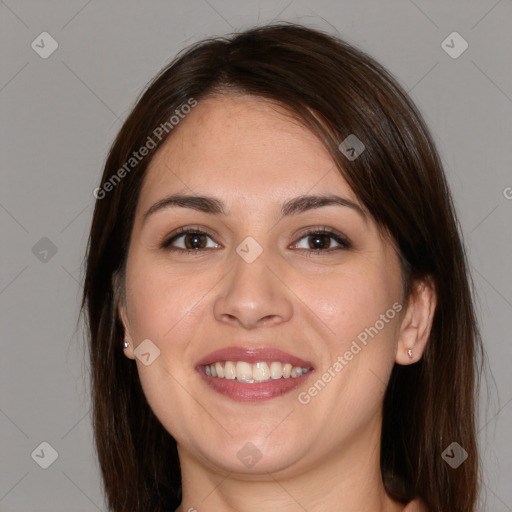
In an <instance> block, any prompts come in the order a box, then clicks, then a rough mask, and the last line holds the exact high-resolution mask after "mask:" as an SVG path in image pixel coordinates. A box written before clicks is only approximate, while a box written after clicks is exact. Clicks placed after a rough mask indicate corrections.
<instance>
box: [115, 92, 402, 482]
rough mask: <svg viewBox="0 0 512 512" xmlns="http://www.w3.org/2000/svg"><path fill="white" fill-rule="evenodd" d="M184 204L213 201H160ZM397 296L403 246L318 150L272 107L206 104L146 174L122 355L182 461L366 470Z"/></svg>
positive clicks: (224, 467) (233, 101)
mask: <svg viewBox="0 0 512 512" xmlns="http://www.w3.org/2000/svg"><path fill="white" fill-rule="evenodd" d="M347 164H349V163H348V162H347ZM178 194H179V195H186V196H207V197H208V198H211V201H215V202H214V203H211V202H207V203H205V202H204V201H200V200H195V201H193V200H188V201H185V200H181V202H174V203H173V202H170V201H167V202H165V200H166V198H169V197H170V196H174V195H178ZM307 196H320V197H325V196H338V197H339V198H341V200H340V203H330V204H324V205H322V204H321V203H320V201H319V200H311V201H308V200H307V199H305V197H307ZM298 198H302V200H298ZM296 201H298V202H297V203H296ZM219 204H221V205H222V206H221V208H218V209H217V208H216V206H218V205H219ZM155 205H156V206H155ZM194 206H195V207H194ZM150 210H151V211H150ZM148 211H149V213H148ZM179 229H185V230H186V231H188V232H189V233H188V234H187V233H176V231H177V230H179ZM198 231H199V232H205V233H207V234H197V232H198ZM309 231H311V233H312V234H311V233H310V234H308V232H309ZM322 231H326V232H327V233H322ZM401 292H402V281H401V273H400V264H399V259H398V257H397V255H396V253H395V251H394V249H393V248H392V246H391V244H390V243H389V242H388V241H386V239H385V238H384V237H383V236H381V234H380V233H379V230H378V228H377V226H376V224H375V222H374V221H373V220H372V219H371V218H370V217H369V216H368V215H367V214H366V213H365V212H364V209H363V208H362V206H361V204H360V203H359V201H358V199H357V197H356V196H355V195H354V193H353V192H352V190H351V189H350V188H349V187H348V185H347V183H346V182H345V180H344V179H343V178H342V177H341V175H340V173H339V172H338V171H337V169H336V167H335V165H334V163H333V161H332V159H331V157H330V156H329V154H328V152H327V151H326V149H325V148H324V147H323V145H322V144H321V142H320V141H319V140H318V139H317V138H315V136H314V135H313V134H312V133H311V132H310V131H308V130H307V129H306V128H304V127H303V126H302V125H300V123H298V122H297V121H295V120H293V119H292V118H291V117H290V116H289V115H286V114H285V113H283V111H282V110H281V109H280V108H278V107H276V106H272V105H271V104H270V103H269V102H268V101H266V100H262V99H258V98H255V97H251V96H224V97H217V98H208V99H204V100H201V101H200V102H199V103H198V105H197V106H196V107H195V108H193V109H192V111H191V113H190V114H188V116H187V117H186V118H185V119H184V120H182V121H181V122H180V124H179V125H178V126H177V127H176V128H175V129H174V131H173V133H172V134H171V137H170V138H169V139H168V141H167V142H166V143H165V145H164V146H162V148H161V149H160V150H159V152H158V153H157V154H156V155H155V157H154V158H153V160H152V162H151V164H150V166H149V168H148V171H147V176H146V178H145V181H144V185H143V188H142V190H141V195H140V199H139V202H138V205H137V210H136V217H135V223H134V227H133V232H132V237H131V245H130V248H129V255H128V263H127V270H126V297H127V300H126V304H124V305H123V306H122V308H121V314H122V319H123V322H124V325H125V329H126V333H127V336H128V339H129V341H130V342H131V343H130V347H129V348H128V349H126V350H125V354H126V355H127V357H130V358H133V359H135V363H136V364H137V368H138V371H139V375H140V379H141V383H142V386H143V389H144V392H145V394H146V397H147V399H148V402H149V404H150V406H151V408H152V409H153V411H154V412H155V414H156V415H157V417H158V418H159V420H160V421H161V423H162V424H163V426H164V427H165V428H166V429H167V430H168V431H169V432H170V433H171V434H172V435H173V436H174V437H175V439H176V440H177V442H178V447H179V453H180V458H182V460H184V459H187V460H189V461H194V463H196V464H201V465H202V466H207V467H209V468H211V469H212V470H216V471H219V470H220V471H223V472H226V471H230V472H240V473H244V472H245V473H263V472H279V471H281V473H279V474H283V475H284V474H292V473H293V472H296V471H306V470H311V469H313V468H314V467H315V466H318V465H319V464H320V463H322V464H325V463H326V462H327V461H329V460H332V458H333V457H334V458H335V457H344V458H347V460H348V461H353V462H354V464H359V463H361V461H360V459H359V457H360V454H361V450H362V449H364V450H368V449H372V447H375V449H377V447H378V446H379V441H380V425H381V410H382V401H383V396H384V392H385V388H386V383H387V381H388V379H389V376H390V373H391V370H392V367H393V364H394V362H395V357H396V352H397V339H398V335H399V330H400V318H401V316H402V313H400V314H399V313H398V312H399V311H400V309H401V300H402V296H401ZM144 340H149V341H144ZM143 341H144V344H143V345H141V346H139V345H140V344H141V343H142V342H143ZM137 347H138V348H137ZM134 349H136V350H135V353H134ZM215 363H217V364H215ZM211 365H213V366H214V367H215V368H216V369H215V371H214V370H212V367H211ZM219 368H220V370H219ZM299 368H304V369H306V370H307V371H305V373H303V374H302V375H300V374H301V372H304V370H300V369H299ZM212 373H217V376H216V377H215V376H213V375H212ZM222 374H224V377H221V376H219V375H222Z"/></svg>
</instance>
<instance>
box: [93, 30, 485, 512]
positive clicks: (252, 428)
mask: <svg viewBox="0 0 512 512" xmlns="http://www.w3.org/2000/svg"><path fill="white" fill-rule="evenodd" d="M95 196H96V198H97V202H96V208H95V212H94V218H93V223H92V228H91V233H90V239H89V247H88V255H87V273H86V282H85V289H84V297H83V307H84V308H85V309H86V311H87V315H88V327H89V333H90V356H91V367H92V393H93V402H94V433H95V442H96V447H97V451H98V456H99V461H100V465H101V470H102V475H103V480H104V485H105V492H106V496H107V499H108V503H109V507H110V509H111V510H113V511H123V512H127V511H136V510H144V511H163V510H166V511H168V510H171V511H172V510H178V511H179V512H185V511H190V510H198V511H201V510H215V511H229V510H239V511H242V510H243V511H252V510H261V509H262V508H263V507H265V508H268V507H269V506H271V505H277V506H278V509H279V510H281V511H292V510H308V511H315V510H344V511H349V510H350V511H355V510H372V511H374V510H375V511H376V510H379V511H402V510H405V511H407V512H413V511H418V510H429V511H435V512H441V511H443V512H446V511H448V510H449V511H451V512H457V511H459V512H463V511H464V512H470V511H474V510H475V503H476V499H477V491H478V455H477V447H476V435H475V396H474V390H475V385H476V383H477V377H478V373H477V371H476V369H477V363H478V356H479V355H480V351H481V346H480V341H479V337H478V331H477V325H476V320H475V315H474V311H473V305H472V302H471V295H470V287H469V285H468V280H469V278H468V270H467V263H466V257H465V253H464V249H463V245H462V243H461V239H460V235H459V230H458V223H457V220H456V215H455V213H454V209H453V204H452V200H451V197H450V193H449V190H448V187H447V184H446V180H445V177H444V174H443V170H442V167H441V163H440V160H439V157H438V155H437V152H436V149H435V147H434V145H433V143H432V139H431V137H430V135H429V132H428V130H427V128H426V126H425V124H424V122H423V121H422V118H421V116H420V114H419V113H418V112H417V110H416V109H415V107H414V105H413V104H412V102H411V100H410V99H409V98H408V97H407V95H406V94H405V93H404V91H403V90H402V89H401V88H400V86H399V85H398V84H397V83H396V81H395V80H394V79H393V78H392V77H391V76H390V75H389V74H388V73H387V72H386V71H385V70H384V69H383V68H382V67H381V66H380V65H379V64H377V63H376V62H375V61H374V60H372V59H371V58H370V57H368V56H367V55H365V54H364V53H362V52H361V51H359V50H357V49H355V48H353V47H351V46H350V45H348V44H347V43H345V42H343V41H341V40H338V39H336V38H333V37H331V36H328V35H326V34H323V33H320V32H318V31H315V30H311V29H308V28H305V27H301V26H297V25H289V24H281V25H273V26H266V27H260V28H257V29H253V30H249V31H246V32H243V33H240V34H238V35H235V36H233V37H232V38H230V39H226V38H217V39H210V40H206V41H203V42H201V43H198V44H196V45H194V46H193V47H192V48H190V49H188V50H187V51H186V52H185V53H183V54H182V55H180V56H179V57H178V58H177V60H175V61H174V62H173V63H171V64H170V65H169V66H168V67H166V68H165V69H164V70H163V71H162V72H161V73H160V74H159V75H158V76H157V77H156V78H155V79H154V81H153V82H152V83H151V84H150V86H149V87H148V88H147V90H146V91H145V92H144V94H143V95H142V97H141V98H140V99H139V101H138V103H137V104H136V106H135V107H134V109H133V111H132V113H131V114H130V116H129V117H128V119H127V120H126V122H125V123H124V125H123V127H122V129H121V131H120V133H119V134H118V136H117V138H116V140H115V142H114V144H113V146H112V149H111V151H110V154H109V157H108V160H107V162H106V166H105V171H104V174H103V178H102V182H101V185H100V186H99V187H98V188H97V189H96V190H95Z"/></svg>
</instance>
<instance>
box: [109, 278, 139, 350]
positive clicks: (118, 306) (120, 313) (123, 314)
mask: <svg viewBox="0 0 512 512" xmlns="http://www.w3.org/2000/svg"><path fill="white" fill-rule="evenodd" d="M112 290H113V292H114V309H115V314H116V316H117V317H118V318H119V320H120V321H121V323H122V324H123V328H124V339H123V343H124V342H125V341H127V342H128V343H129V345H128V347H127V348H124V346H123V350H124V355H125V356H126V357H128V358H129V359H135V356H134V354H133V350H134V348H135V347H134V346H133V339H132V336H131V334H130V323H129V321H128V313H127V310H126V309H127V308H126V294H125V292H124V284H123V278H122V276H121V274H120V273H119V271H116V272H114V274H113V275H112Z"/></svg>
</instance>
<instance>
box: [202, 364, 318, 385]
mask: <svg viewBox="0 0 512 512" xmlns="http://www.w3.org/2000/svg"><path fill="white" fill-rule="evenodd" d="M309 370H310V368H301V367H300V366H292V365H291V364H290V363H285V364H283V363H281V362H279V361H273V362H271V363H266V362H258V363H254V364H251V363H246V362H245V361H237V362H233V361H223V362H220V361H219V362H217V363H213V364H207V365H206V366H204V371H205V373H206V375H210V376H211V377H220V378H224V379H229V380H234V379H237V380H240V381H242V382H267V381H269V380H270V379H280V378H284V379H288V378H289V377H292V378H296V377H300V376H301V375H303V374H304V373H307V372H309Z"/></svg>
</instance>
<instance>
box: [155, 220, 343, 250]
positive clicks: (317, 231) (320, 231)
mask: <svg viewBox="0 0 512 512" xmlns="http://www.w3.org/2000/svg"><path fill="white" fill-rule="evenodd" d="M187 234H194V235H206V236H208V237H209V238H211V239H212V240H213V236H212V235H211V234H210V233H208V232H207V231H204V230H203V229H200V228H194V227H184V228H179V229H178V230H176V231H175V232H174V233H173V234H172V235H171V236H170V237H168V238H167V239H165V240H164V241H163V243H162V244H161V248H162V249H166V250H167V251H171V252H178V251H179V252H183V253H186V254H193V253H197V254H199V253H201V252H203V251H205V250H209V249H210V250H211V248H208V249H182V248H181V247H172V245H171V244H172V243H173V242H175V241H176V240H177V239H179V238H181V237H182V236H183V235H187ZM311 235H324V236H328V237H329V238H332V239H333V240H334V241H335V242H337V243H338V244H339V246H338V247H334V248H331V249H299V250H301V251H305V252H306V253H308V254H310V255H313V254H318V255H319V254H320V253H328V254H331V253H333V252H337V251H340V250H347V249H350V248H352V244H351V243H350V241H349V240H348V239H347V238H346V237H345V236H343V235H342V234H341V233H338V232H336V231H332V230H330V229H329V228H327V227H323V226H319V227H315V228H311V229H309V230H308V231H306V232H305V233H302V234H301V235H300V238H299V241H300V240H302V239H303V238H307V237H308V236H311ZM294 245H297V244H294Z"/></svg>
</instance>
